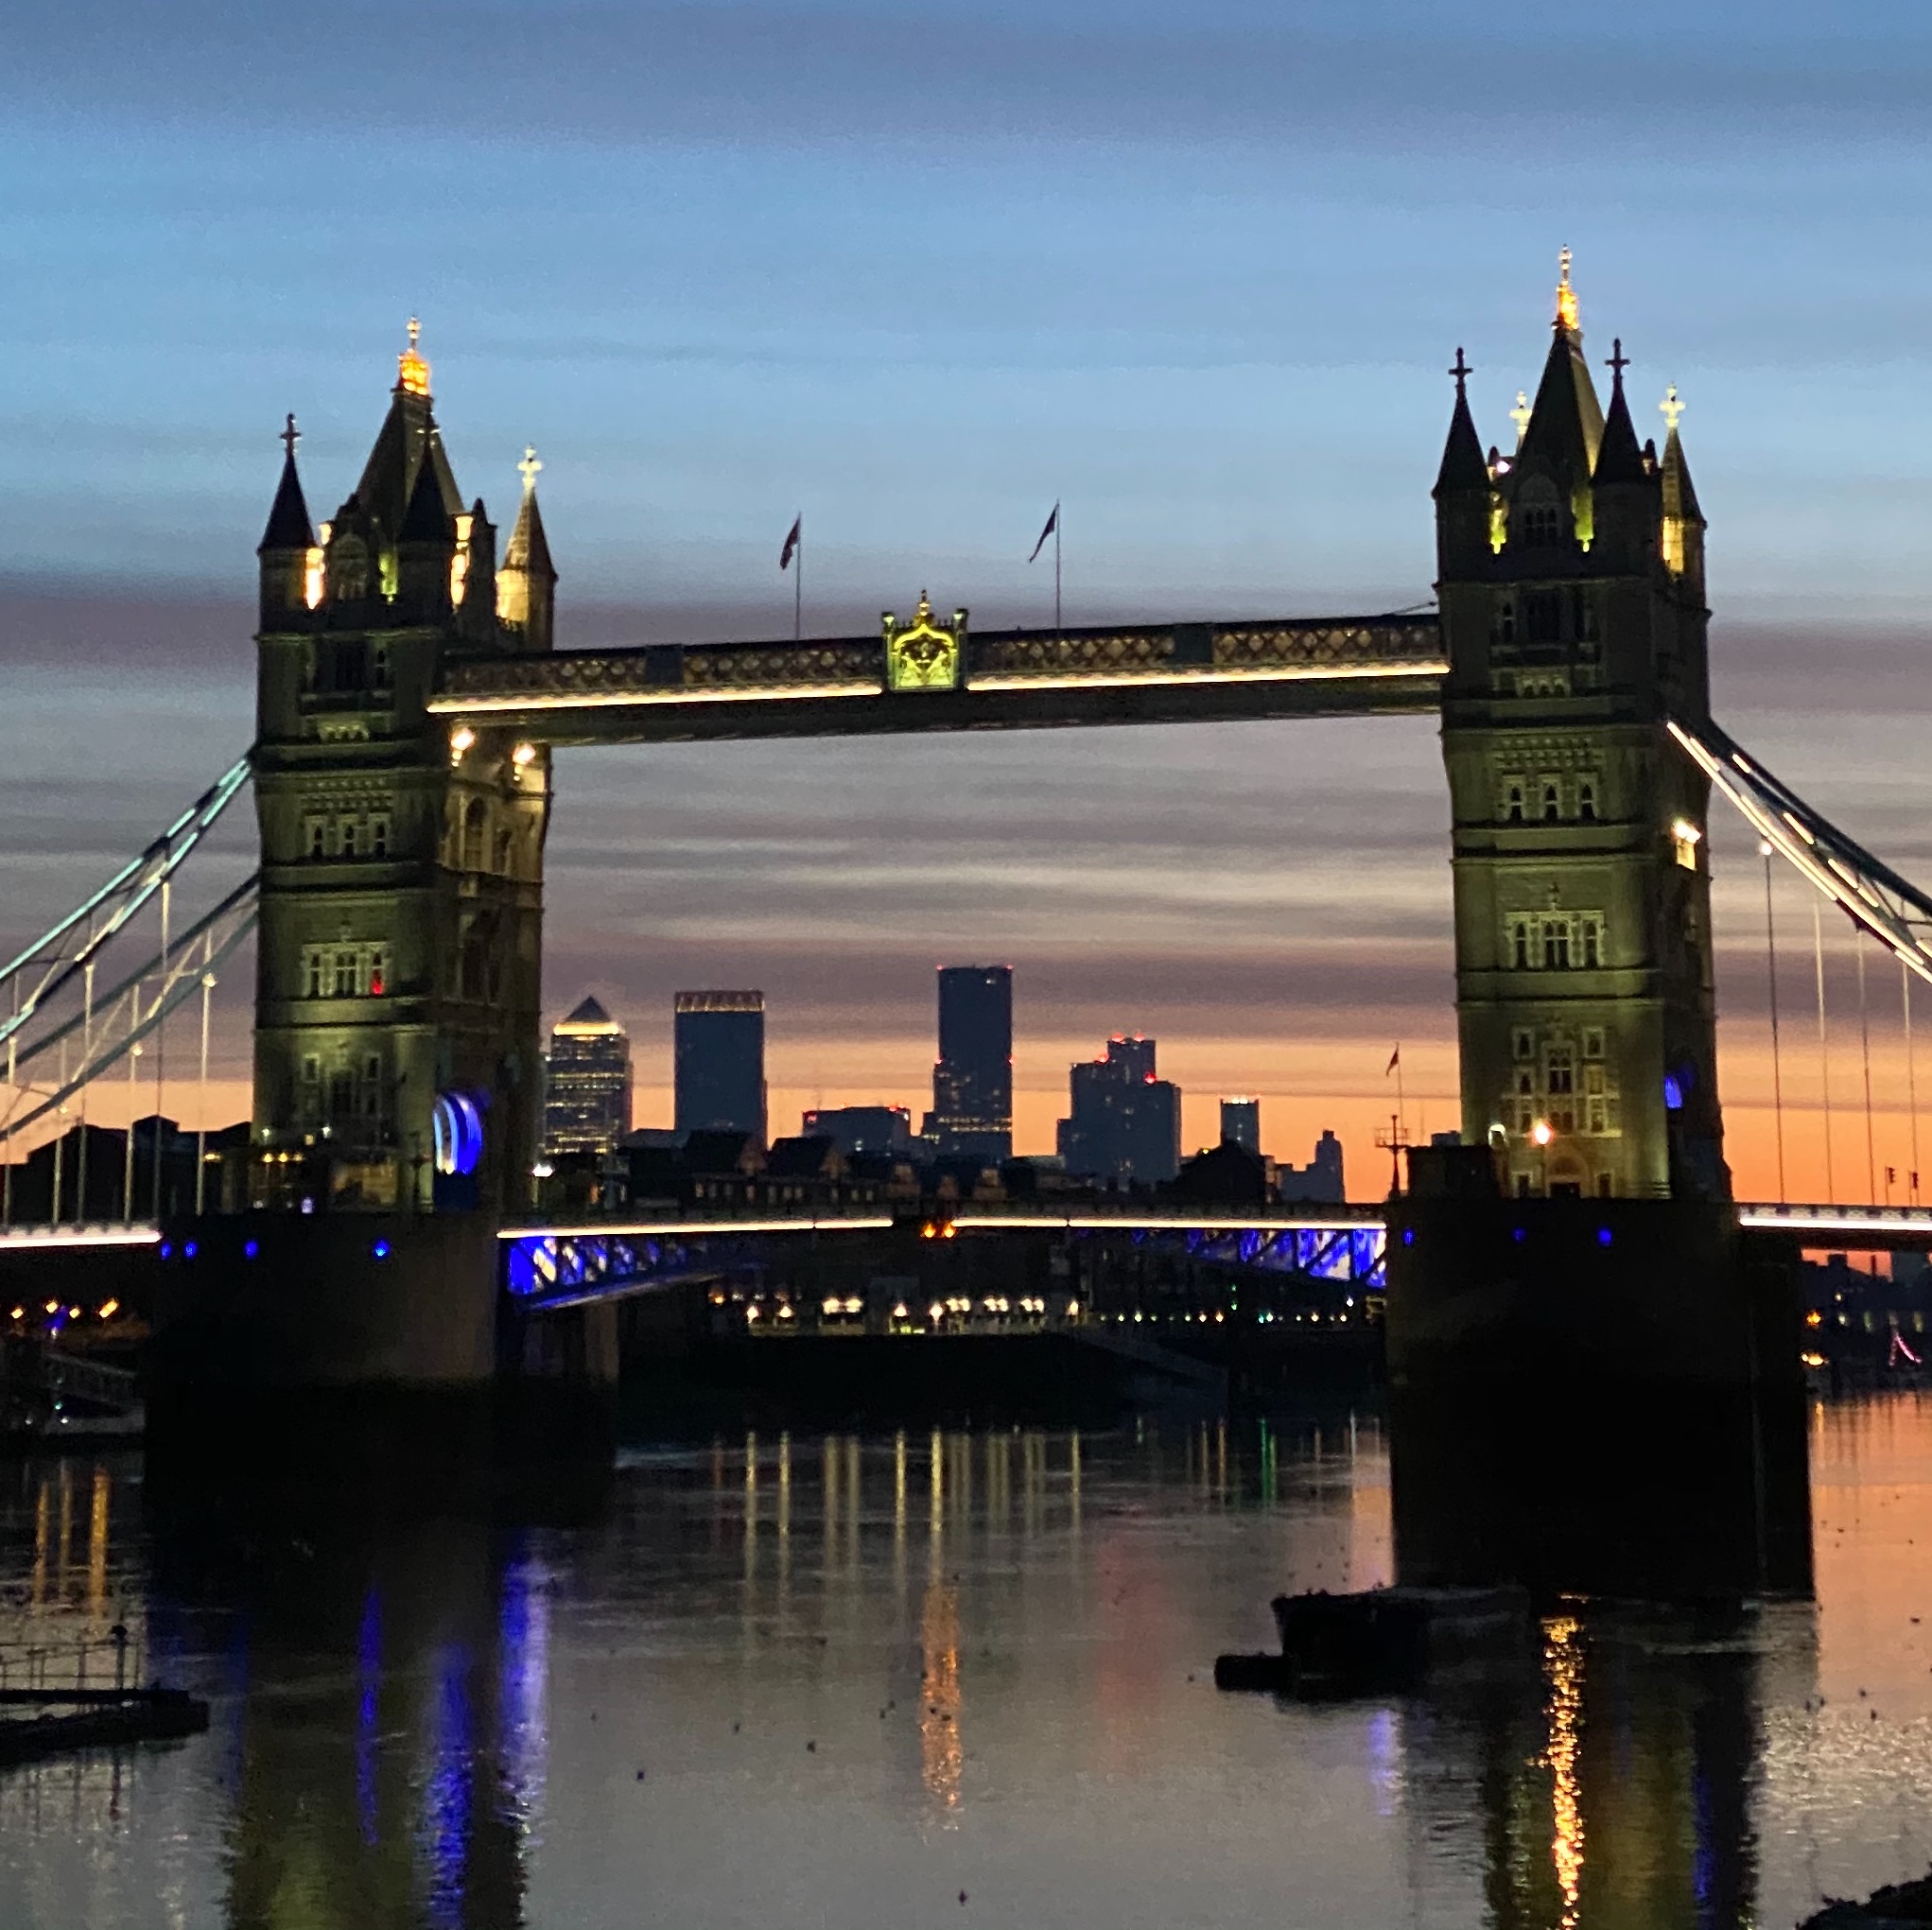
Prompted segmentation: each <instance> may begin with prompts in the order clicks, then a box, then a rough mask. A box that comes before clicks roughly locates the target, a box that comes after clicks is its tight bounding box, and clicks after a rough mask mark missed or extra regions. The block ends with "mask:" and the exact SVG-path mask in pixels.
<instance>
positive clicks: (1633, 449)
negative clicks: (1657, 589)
mask: <svg viewBox="0 0 1932 1930" xmlns="http://www.w3.org/2000/svg"><path fill="white" fill-rule="evenodd" d="M1628 367H1629V358H1628V357H1627V356H1626V355H1625V354H1624V344H1623V342H1622V341H1621V340H1619V341H1618V342H1617V343H1616V345H1615V349H1614V352H1613V353H1612V354H1611V356H1610V413H1609V414H1608V415H1607V416H1606V417H1605V418H1604V424H1603V440H1602V442H1601V443H1598V444H1597V450H1596V475H1595V478H1594V479H1593V488H1592V498H1593V538H1594V543H1595V545H1596V547H1597V548H1599V549H1600V550H1601V552H1602V554H1601V558H1600V564H1601V566H1602V567H1603V568H1605V569H1615V570H1627V571H1629V572H1631V573H1632V574H1637V573H1647V572H1648V570H1649V568H1650V562H1651V559H1652V558H1654V557H1655V556H1656V554H1657V541H1658V514H1659V503H1658V492H1657V479H1656V472H1655V470H1654V469H1653V468H1652V467H1651V465H1650V464H1649V463H1647V462H1646V461H1645V460H1644V452H1643V450H1642V449H1640V448H1639V447H1638V446H1637V430H1636V427H1635V426H1634V425H1633V424H1632V422H1631V421H1630V403H1629V398H1628V397H1627V395H1626V394H1625V393H1624V371H1625V370H1626V369H1627V368H1628Z"/></svg>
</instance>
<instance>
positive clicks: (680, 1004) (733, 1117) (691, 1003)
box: [671, 992, 765, 1146]
mask: <svg viewBox="0 0 1932 1930" xmlns="http://www.w3.org/2000/svg"><path fill="white" fill-rule="evenodd" d="M671 1022H672V1031H673V1052H674V1057H675V1073H674V1076H675V1084H676V1087H677V1097H676V1124H677V1130H678V1131H679V1132H680V1133H704V1132H729V1133H749V1134H751V1135H752V1136H753V1137H754V1138H755V1139H757V1143H758V1144H759V1145H760V1146H762V1145H763V1144H764V1143H765V995H764V994H763V993H762V992H680V993H679V994H678V995H677V1001H676V1008H675V1011H674V1013H673V1017H672V1021H671Z"/></svg>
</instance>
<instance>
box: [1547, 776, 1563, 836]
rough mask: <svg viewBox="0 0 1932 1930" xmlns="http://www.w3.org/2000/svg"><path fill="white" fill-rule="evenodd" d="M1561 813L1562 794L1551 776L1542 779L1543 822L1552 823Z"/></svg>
mask: <svg viewBox="0 0 1932 1930" xmlns="http://www.w3.org/2000/svg"><path fill="white" fill-rule="evenodd" d="M1562 815H1563V794H1562V792H1561V791H1559V790H1558V788H1557V785H1556V782H1555V780H1554V779H1552V778H1545V779H1544V780H1543V823H1544V824H1546V825H1554V824H1555V823H1556V822H1557V820H1558V818H1560V817H1561V816H1562Z"/></svg>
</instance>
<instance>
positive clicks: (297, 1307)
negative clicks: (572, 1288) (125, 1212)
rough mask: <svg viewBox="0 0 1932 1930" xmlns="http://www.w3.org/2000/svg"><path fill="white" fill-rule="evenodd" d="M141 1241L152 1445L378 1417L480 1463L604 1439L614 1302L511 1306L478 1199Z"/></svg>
mask: <svg viewBox="0 0 1932 1930" xmlns="http://www.w3.org/2000/svg"><path fill="white" fill-rule="evenodd" d="M151 1252H152V1254H153V1262H154V1264H155V1266H156V1268H157V1272H156V1275H155V1286H154V1295H153V1326H154V1340H153V1346H152V1350H151V1355H150V1386H151V1393H150V1400H149V1405H148V1434H149V1440H150V1444H151V1445H153V1446H155V1447H157V1448H159V1449H161V1450H162V1451H163V1452H166V1451H167V1450H169V1449H171V1448H174V1447H207V1448H211V1449H214V1450H217V1451H218V1452H223V1453H225V1454H227V1455H229V1456H235V1455H236V1454H238V1453H247V1454H252V1453H254V1452H258V1451H260V1452H275V1451H276V1447H277V1446H278V1445H279V1444H283V1443H289V1442H296V1443H300V1445H301V1448H302V1450H303V1452H311V1451H313V1449H314V1448H315V1447H317V1446H318V1445H319V1444H324V1443H326V1442H327V1441H328V1440H330V1439H331V1438H333V1437H335V1436H336V1435H337V1434H339V1433H341V1432H342V1431H343V1430H344V1429H347V1430H349V1431H351V1432H354V1433H357V1434H367V1432H368V1431H369V1429H370V1427H371V1425H372V1424H374V1425H375V1426H376V1428H377V1431H378V1432H381V1431H384V1430H389V1431H392V1434H393V1437H394V1440H395V1442H396V1444H397V1445H399V1446H400V1445H402V1444H404V1443H406V1442H410V1441H414V1442H417V1443H418V1444H419V1445H428V1444H431V1443H433V1444H434V1447H435V1451H436V1453H437V1455H438V1456H439V1458H449V1459H452V1460H455V1459H461V1460H467V1461H470V1462H474V1463H476V1464H478V1465H479V1466H484V1467H487V1466H488V1465H489V1464H490V1463H491V1462H492V1461H500V1460H502V1459H505V1458H511V1459H516V1460H530V1459H533V1458H535V1459H563V1460H572V1459H579V1458H584V1457H588V1458H592V1459H595V1458H597V1457H599V1456H608V1454H609V1452H610V1449H611V1445H612V1441H613V1437H614V1436H613V1425H614V1417H615V1412H616V1388H617V1345H616V1327H615V1316H614V1313H613V1311H612V1310H611V1309H610V1308H608V1307H583V1308H577V1309H572V1310H568V1311H566V1312H561V1313H552V1314H548V1315H547V1316H545V1317H544V1318H543V1319H542V1320H541V1321H532V1320H529V1319H527V1318H524V1317H521V1316H520V1315H518V1314H517V1313H516V1312H515V1310H513V1309H509V1308H507V1307H505V1306H504V1305H503V1304H502V1302H503V1297H504V1296H503V1295H502V1293H501V1288H500V1285H499V1281H498V1278H497V1259H498V1256H497V1241H496V1223H495V1221H494V1220H493V1219H492V1218H491V1217H490V1216H488V1215H486V1214H483V1213H444V1214H424V1215H410V1214H376V1213H333V1214H330V1213H319V1214H312V1215H308V1214H300V1215H298V1214H286V1213H249V1214H241V1215H235V1216H230V1217H221V1218H215V1217H209V1218H204V1219H201V1220H199V1221H192V1222H183V1223H182V1224H180V1225H177V1226H171V1227H170V1228H168V1229H167V1238H166V1239H165V1241H164V1243H163V1244H162V1245H161V1246H160V1247H159V1248H155V1249H151ZM459 1444H460V1445H459Z"/></svg>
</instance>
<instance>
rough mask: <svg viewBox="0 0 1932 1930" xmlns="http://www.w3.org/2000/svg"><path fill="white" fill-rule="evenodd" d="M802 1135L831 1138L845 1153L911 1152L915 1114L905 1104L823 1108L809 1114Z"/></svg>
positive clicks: (815, 1109) (815, 1108) (810, 1137)
mask: <svg viewBox="0 0 1932 1930" xmlns="http://www.w3.org/2000/svg"><path fill="white" fill-rule="evenodd" d="M799 1132H800V1133H801V1134H802V1135H803V1136H804V1137H805V1138H806V1139H829V1140H831V1141H832V1143H833V1144H834V1145H835V1146H837V1147H838V1149H839V1151H840V1152H841V1153H844V1154H847V1155H850V1154H854V1153H910V1152H911V1151H912V1148H913V1115H912V1113H911V1112H910V1111H909V1110H908V1109H907V1108H906V1107H905V1106H903V1105H820V1106H814V1107H813V1108H812V1109H811V1111H809V1113H807V1114H806V1115H805V1118H804V1120H803V1121H802V1122H801V1123H800V1125H799Z"/></svg>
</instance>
